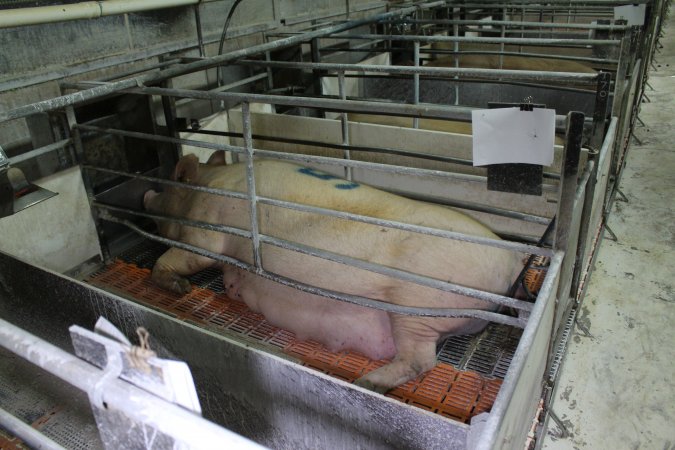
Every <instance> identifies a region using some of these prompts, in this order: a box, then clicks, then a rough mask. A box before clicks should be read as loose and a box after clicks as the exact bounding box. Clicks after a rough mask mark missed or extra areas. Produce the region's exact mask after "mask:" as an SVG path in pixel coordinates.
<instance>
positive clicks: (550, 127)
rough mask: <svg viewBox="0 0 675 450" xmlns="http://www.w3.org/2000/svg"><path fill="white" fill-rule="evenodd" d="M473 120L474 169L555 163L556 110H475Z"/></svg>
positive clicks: (472, 114) (472, 115)
mask: <svg viewBox="0 0 675 450" xmlns="http://www.w3.org/2000/svg"><path fill="white" fill-rule="evenodd" d="M471 120H472V122H473V165H474V166H484V165H487V164H508V163H525V164H539V165H542V166H550V165H551V164H552V163H553V145H554V144H555V110H553V109H543V108H535V109H534V110H532V111H521V110H520V108H498V109H479V110H475V111H472V113H471Z"/></svg>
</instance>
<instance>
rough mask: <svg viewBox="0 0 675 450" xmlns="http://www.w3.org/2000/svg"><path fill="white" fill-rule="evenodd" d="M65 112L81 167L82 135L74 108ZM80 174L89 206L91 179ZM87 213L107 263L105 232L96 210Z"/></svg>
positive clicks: (108, 255) (92, 193) (92, 198)
mask: <svg viewBox="0 0 675 450" xmlns="http://www.w3.org/2000/svg"><path fill="white" fill-rule="evenodd" d="M65 111H66V121H67V122H68V129H69V130H70V135H71V138H72V141H73V145H74V147H75V156H76V158H77V162H78V164H80V166H82V164H86V163H87V158H86V154H85V153H84V145H82V134H81V133H80V130H79V129H78V128H77V127H76V125H77V118H76V116H75V108H73V107H72V106H66V108H65ZM80 173H81V175H82V183H83V184H84V190H85V192H86V193H87V199H88V200H89V204H91V202H92V201H94V186H93V184H92V181H91V177H90V176H89V171H87V170H84V169H80ZM89 211H90V212H91V217H92V219H93V220H94V224H95V225H96V233H97V234H98V242H99V247H100V249H101V256H102V257H103V261H109V260H110V248H109V243H108V238H107V236H106V235H105V232H104V231H103V226H102V225H101V220H100V219H99V217H98V209H97V208H89Z"/></svg>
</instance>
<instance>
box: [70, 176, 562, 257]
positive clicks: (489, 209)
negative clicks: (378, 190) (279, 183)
mask: <svg viewBox="0 0 675 450" xmlns="http://www.w3.org/2000/svg"><path fill="white" fill-rule="evenodd" d="M82 169H83V170H96V171H99V172H104V173H109V174H113V175H120V176H124V177H128V178H134V179H138V180H143V181H149V182H152V183H158V184H162V185H167V186H173V187H178V188H183V189H189V190H194V191H199V192H205V193H207V194H213V195H220V196H223V197H231V198H238V199H247V198H248V197H247V196H246V194H243V193H241V192H233V191H226V190H223V189H217V188H210V187H208V186H199V185H196V184H185V183H181V182H179V181H172V180H167V179H164V178H157V177H151V176H147V175H140V174H135V173H134V174H132V173H128V172H122V171H120V170H113V169H106V168H102V167H94V166H90V165H83V166H82ZM383 190H384V189H383ZM386 191H387V192H391V193H392V194H396V195H400V196H401V197H406V198H410V199H413V200H420V201H426V202H430V203H437V204H442V205H446V206H451V207H453V208H458V209H466V210H471V211H478V212H484V213H488V214H493V215H496V216H502V217H508V218H511V219H516V220H522V221H524V222H530V223H536V224H539V225H547V224H548V222H549V221H550V219H549V218H547V217H543V216H537V215H534V214H527V213H521V212H518V211H510V210H508V209H502V208H495V207H493V206H488V205H478V204H473V203H469V202H464V201H461V200H451V199H445V198H441V197H435V196H430V195H421V194H415V193H412V192H408V191H399V190H395V189H386ZM258 202H259V203H268V204H274V203H275V202H280V201H279V200H273V199H269V198H266V197H258ZM293 205H297V206H298V208H297V209H298V210H300V211H302V210H303V207H304V205H299V204H293ZM97 206H101V207H104V208H105V207H109V205H104V204H101V203H97ZM289 208H291V209H296V208H294V207H289ZM119 211H120V212H128V211H129V210H128V209H126V208H125V209H120V210H119ZM308 211H309V210H308ZM326 211H330V212H326V214H328V215H331V213H332V211H333V210H326ZM340 212H341V211H340ZM341 213H342V212H341ZM343 214H347V215H348V214H349V213H343ZM345 217H346V216H345ZM363 217H367V216H363ZM152 218H153V219H157V218H159V217H152ZM353 220H358V219H353ZM366 223H375V222H367V221H366ZM378 225H382V226H387V225H386V224H384V223H382V222H380V223H378ZM413 227H414V226H413ZM411 230H412V228H411ZM535 250H536V249H535ZM535 250H533V251H535ZM522 251H523V252H524V251H525V250H522Z"/></svg>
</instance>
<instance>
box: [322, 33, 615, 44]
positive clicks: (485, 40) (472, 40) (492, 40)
mask: <svg viewBox="0 0 675 450" xmlns="http://www.w3.org/2000/svg"><path fill="white" fill-rule="evenodd" d="M340 33H341V32H340ZM330 34H331V35H330V36H325V37H323V39H358V40H372V39H383V38H387V37H391V38H392V39H394V40H397V41H416V40H419V41H420V42H462V43H467V44H514V45H537V46H541V45H563V46H588V45H603V46H604V45H607V46H618V45H619V44H620V43H621V41H620V40H614V39H564V38H541V39H540V38H502V37H467V36H458V37H455V36H419V35H414V36H413V35H404V34H397V35H392V36H387V35H384V34H341V35H339V36H334V35H335V34H337V33H330Z"/></svg>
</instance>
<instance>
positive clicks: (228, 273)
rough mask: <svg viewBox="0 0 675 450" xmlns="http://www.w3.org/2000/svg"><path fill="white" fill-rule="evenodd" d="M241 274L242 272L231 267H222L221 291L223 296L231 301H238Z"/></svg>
mask: <svg viewBox="0 0 675 450" xmlns="http://www.w3.org/2000/svg"><path fill="white" fill-rule="evenodd" d="M242 279H243V274H242V271H241V270H239V269H237V268H235V267H231V266H227V265H226V266H224V267H223V289H224V292H225V295H227V296H228V297H229V298H231V299H232V300H240V299H241V293H240V292H239V291H240V290H241V285H242Z"/></svg>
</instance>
